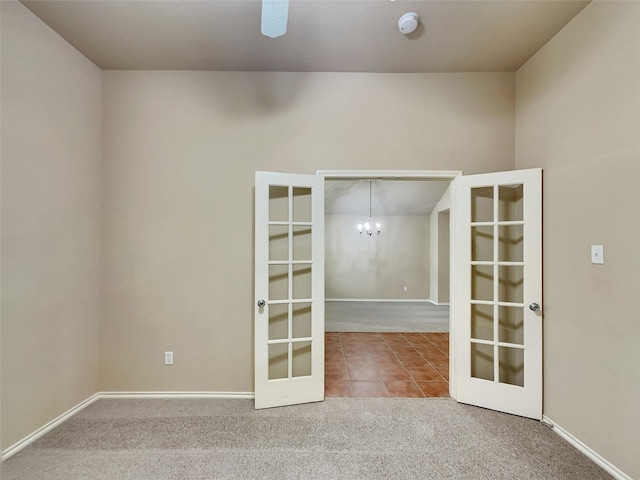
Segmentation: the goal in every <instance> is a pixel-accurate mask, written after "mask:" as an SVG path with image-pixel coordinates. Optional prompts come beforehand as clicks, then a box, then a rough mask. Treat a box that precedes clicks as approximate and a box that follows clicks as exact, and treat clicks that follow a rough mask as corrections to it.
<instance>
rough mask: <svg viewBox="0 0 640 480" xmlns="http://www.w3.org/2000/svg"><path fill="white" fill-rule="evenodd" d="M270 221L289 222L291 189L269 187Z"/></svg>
mask: <svg viewBox="0 0 640 480" xmlns="http://www.w3.org/2000/svg"><path fill="white" fill-rule="evenodd" d="M269 221H270V222H287V221H289V187H280V186H276V185H270V186H269Z"/></svg>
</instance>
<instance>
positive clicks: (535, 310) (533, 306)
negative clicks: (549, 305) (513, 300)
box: [529, 303, 540, 312]
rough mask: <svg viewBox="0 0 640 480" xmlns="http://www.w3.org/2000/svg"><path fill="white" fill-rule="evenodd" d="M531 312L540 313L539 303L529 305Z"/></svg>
mask: <svg viewBox="0 0 640 480" xmlns="http://www.w3.org/2000/svg"><path fill="white" fill-rule="evenodd" d="M529 310H531V311H532V312H539V311H540V305H538V304H537V303H530V304H529Z"/></svg>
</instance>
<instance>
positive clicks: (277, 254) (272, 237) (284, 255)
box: [269, 225, 289, 261]
mask: <svg viewBox="0 0 640 480" xmlns="http://www.w3.org/2000/svg"><path fill="white" fill-rule="evenodd" d="M269 260H271V261H286V260H289V227H288V226H286V225H270V226H269Z"/></svg>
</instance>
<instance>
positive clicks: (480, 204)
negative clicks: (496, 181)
mask: <svg viewBox="0 0 640 480" xmlns="http://www.w3.org/2000/svg"><path fill="white" fill-rule="evenodd" d="M471 221H472V222H493V187H480V188H472V189H471Z"/></svg>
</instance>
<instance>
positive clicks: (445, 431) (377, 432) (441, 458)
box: [1, 398, 611, 480]
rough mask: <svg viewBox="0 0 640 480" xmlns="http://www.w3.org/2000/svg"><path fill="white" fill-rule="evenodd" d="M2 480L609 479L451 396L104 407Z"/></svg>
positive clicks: (57, 432)
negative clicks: (257, 406)
mask: <svg viewBox="0 0 640 480" xmlns="http://www.w3.org/2000/svg"><path fill="white" fill-rule="evenodd" d="M1 476H2V480H40V479H42V480H44V479H47V480H53V479H69V480H71V479H73V480H80V479H87V480H89V479H91V480H98V479H114V480H115V479H119V480H120V479H141V480H142V479H144V480H155V479H158V480H160V479H166V480H169V479H171V480H173V479H176V480H177V479H180V480H187V479H279V480H281V479H367V480H371V479H374V480H375V479H454V478H455V479H474V480H481V479H492V480H494V479H509V480H511V479H519V480H522V479H541V480H542V479H544V480H550V479H554V480H563V479H575V480H585V479H590V480H593V479H604V478H611V477H609V476H608V475H607V474H606V473H605V472H604V471H603V470H602V469H600V468H599V467H598V466H596V465H595V464H594V463H592V462H591V461H590V460H589V459H587V458H586V457H584V456H583V455H582V454H580V453H579V452H578V451H577V450H575V449H574V448H572V447H571V446H570V445H569V444H567V443H566V442H564V441H563V440H562V439H561V438H560V437H559V436H557V435H556V434H554V433H553V431H552V430H551V429H550V428H549V427H547V426H545V425H543V424H542V423H540V422H537V421H533V420H527V419H523V418H519V417H514V416H511V415H505V414H500V413H496V412H493V411H490V410H484V409H480V408H475V407H469V406H465V405H461V404H458V403H456V402H455V401H453V400H451V399H399V398H396V399H351V398H330V399H327V400H326V401H324V402H322V403H316V404H308V405H301V406H295V407H285V408H277V409H270V410H261V411H255V410H254V409H253V402H252V401H250V400H210V399H189V400H187V399H180V400H178V399H175V400H174V399H172V400H158V399H155V400H152V399H145V400H133V399H102V400H98V401H97V402H95V403H94V404H92V405H90V406H89V407H87V408H86V409H84V410H83V411H81V412H79V413H78V414H76V415H75V416H74V417H73V418H71V419H70V420H68V421H67V422H65V423H64V424H62V425H60V426H59V427H58V428H56V429H54V430H53V431H51V432H49V433H48V434H46V435H45V436H43V437H42V438H40V439H39V440H37V441H36V442H35V443H34V444H32V445H31V446H29V447H27V448H25V449H24V450H22V451H21V452H19V453H17V454H16V455H14V456H13V457H11V458H9V459H8V460H6V461H5V462H3V463H2V475H1Z"/></svg>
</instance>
